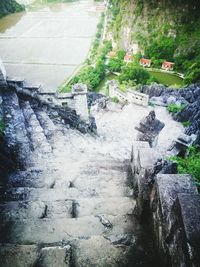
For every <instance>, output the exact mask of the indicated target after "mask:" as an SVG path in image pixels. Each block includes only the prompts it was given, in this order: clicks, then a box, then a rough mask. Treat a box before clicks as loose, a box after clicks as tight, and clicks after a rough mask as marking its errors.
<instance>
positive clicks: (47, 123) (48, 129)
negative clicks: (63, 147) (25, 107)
mask: <svg viewBox="0 0 200 267" xmlns="http://www.w3.org/2000/svg"><path fill="white" fill-rule="evenodd" d="M35 114H36V116H37V119H38V121H39V123H40V125H41V126H42V128H43V130H44V134H45V136H46V138H47V139H48V140H49V142H51V141H52V139H53V137H54V136H55V135H56V133H57V127H56V126H55V124H54V123H53V121H52V120H51V119H50V118H49V116H48V114H47V112H45V111H42V110H36V111H35ZM51 143H52V142H51Z"/></svg>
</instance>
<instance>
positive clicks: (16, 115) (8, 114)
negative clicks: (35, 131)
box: [3, 90, 31, 166]
mask: <svg viewBox="0 0 200 267" xmlns="http://www.w3.org/2000/svg"><path fill="white" fill-rule="evenodd" d="M3 110H4V114H5V116H4V117H5V125H6V128H5V135H6V139H7V143H8V144H9V146H10V147H12V148H13V149H14V150H15V151H16V150H17V151H16V152H17V153H16V154H17V156H18V157H19V161H20V162H21V163H23V164H24V165H27V166H29V165H31V164H30V159H28V156H30V152H31V147H30V142H29V138H28V133H27V130H26V127H25V119H24V115H23V113H22V110H21V108H20V105H19V100H18V97H17V95H16V93H15V92H13V91H9V90H8V91H6V92H4V93H3Z"/></svg>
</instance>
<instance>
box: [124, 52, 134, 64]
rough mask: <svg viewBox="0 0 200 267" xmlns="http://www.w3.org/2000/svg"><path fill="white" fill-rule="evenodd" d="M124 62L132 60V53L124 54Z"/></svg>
mask: <svg viewBox="0 0 200 267" xmlns="http://www.w3.org/2000/svg"><path fill="white" fill-rule="evenodd" d="M124 62H127V63H131V62H133V55H130V54H126V55H125V56H124Z"/></svg>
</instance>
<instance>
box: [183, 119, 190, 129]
mask: <svg viewBox="0 0 200 267" xmlns="http://www.w3.org/2000/svg"><path fill="white" fill-rule="evenodd" d="M182 124H183V126H184V127H185V128H187V127H189V126H190V121H184V122H182Z"/></svg>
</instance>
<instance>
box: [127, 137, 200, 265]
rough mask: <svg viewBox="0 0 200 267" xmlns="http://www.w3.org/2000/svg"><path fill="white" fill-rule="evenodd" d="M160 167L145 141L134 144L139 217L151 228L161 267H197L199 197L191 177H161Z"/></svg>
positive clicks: (173, 175)
mask: <svg viewBox="0 0 200 267" xmlns="http://www.w3.org/2000/svg"><path fill="white" fill-rule="evenodd" d="M161 164H162V159H160V158H159V155H156V154H155V152H154V150H152V149H151V148H150V147H149V145H148V143H147V142H135V143H134V145H133V149H132V156H131V169H132V178H133V180H132V182H133V186H134V189H135V190H134V191H135V197H136V202H137V212H138V215H139V217H140V218H142V219H143V220H148V221H149V225H151V229H152V231H153V233H154V237H155V241H156V247H157V249H158V251H159V254H160V255H161V257H162V259H163V266H167V267H168V266H170V267H179V266H181V267H197V266H199V263H200V196H199V194H198V192H197V188H196V186H195V184H194V181H193V179H192V177H191V176H190V175H179V174H161V173H160V165H161ZM145 216H146V217H145Z"/></svg>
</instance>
